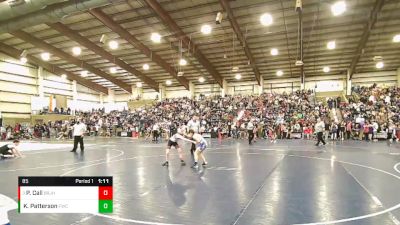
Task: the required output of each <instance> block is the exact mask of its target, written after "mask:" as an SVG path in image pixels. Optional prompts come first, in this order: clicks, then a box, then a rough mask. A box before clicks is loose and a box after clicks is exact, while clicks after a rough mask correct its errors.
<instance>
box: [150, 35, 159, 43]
mask: <svg viewBox="0 0 400 225" xmlns="http://www.w3.org/2000/svg"><path fill="white" fill-rule="evenodd" d="M150 39H151V40H152V41H153V42H155V43H160V42H161V35H160V34H159V33H152V34H151V37H150Z"/></svg>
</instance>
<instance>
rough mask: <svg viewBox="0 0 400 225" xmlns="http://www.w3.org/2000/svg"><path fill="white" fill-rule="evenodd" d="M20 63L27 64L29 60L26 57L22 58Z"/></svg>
mask: <svg viewBox="0 0 400 225" xmlns="http://www.w3.org/2000/svg"><path fill="white" fill-rule="evenodd" d="M19 61H21V63H23V64H25V63H27V62H28V59H27V58H26V57H21V58H20V59H19Z"/></svg>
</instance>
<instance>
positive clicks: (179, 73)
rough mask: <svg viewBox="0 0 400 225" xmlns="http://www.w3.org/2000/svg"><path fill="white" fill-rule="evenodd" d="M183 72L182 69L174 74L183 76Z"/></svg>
mask: <svg viewBox="0 0 400 225" xmlns="http://www.w3.org/2000/svg"><path fill="white" fill-rule="evenodd" d="M183 74H185V73H184V72H183V71H179V72H178V73H177V74H176V75H177V76H178V77H181V76H183Z"/></svg>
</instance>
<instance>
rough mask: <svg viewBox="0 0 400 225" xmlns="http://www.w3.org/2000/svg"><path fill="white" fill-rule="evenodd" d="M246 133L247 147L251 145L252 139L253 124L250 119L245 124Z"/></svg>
mask: <svg viewBox="0 0 400 225" xmlns="http://www.w3.org/2000/svg"><path fill="white" fill-rule="evenodd" d="M247 132H248V133H249V145H251V142H252V141H253V139H254V124H253V119H251V120H250V121H249V122H248V123H247Z"/></svg>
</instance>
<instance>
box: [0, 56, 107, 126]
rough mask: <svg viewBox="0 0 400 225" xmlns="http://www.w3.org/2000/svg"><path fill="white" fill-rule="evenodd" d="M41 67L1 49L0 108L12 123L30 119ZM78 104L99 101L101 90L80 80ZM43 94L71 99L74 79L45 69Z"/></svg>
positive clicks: (37, 94) (6, 118) (37, 93)
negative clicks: (14, 57) (84, 84)
mask: <svg viewBox="0 0 400 225" xmlns="http://www.w3.org/2000/svg"><path fill="white" fill-rule="evenodd" d="M38 87H39V85H38V68H37V67H36V66H33V65H29V64H21V63H20V62H19V60H16V59H13V58H10V57H8V56H7V55H4V54H1V53H0V112H1V113H2V117H3V119H4V123H5V124H6V123H7V121H9V122H10V123H12V124H13V123H15V122H21V121H29V120H30V114H31V96H39V89H38ZM77 91H78V104H80V105H88V104H91V103H96V104H98V103H99V101H100V97H99V93H97V92H96V91H93V90H91V89H89V88H86V87H84V86H82V85H79V84H77ZM43 92H44V97H49V96H50V95H63V96H66V98H67V101H72V81H69V80H64V79H62V78H61V77H60V76H58V75H54V74H52V73H50V72H48V71H45V70H44V71H43Z"/></svg>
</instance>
